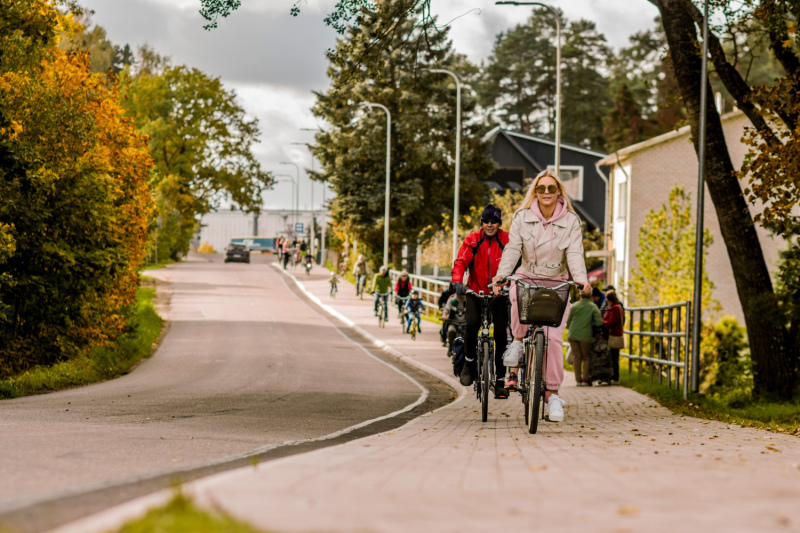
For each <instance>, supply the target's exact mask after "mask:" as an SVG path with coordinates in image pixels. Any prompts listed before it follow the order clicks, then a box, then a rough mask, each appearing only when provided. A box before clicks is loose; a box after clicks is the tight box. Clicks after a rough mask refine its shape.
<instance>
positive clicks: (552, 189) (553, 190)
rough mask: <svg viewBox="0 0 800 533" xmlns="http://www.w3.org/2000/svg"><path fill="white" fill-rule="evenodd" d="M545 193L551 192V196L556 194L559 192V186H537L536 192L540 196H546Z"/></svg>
mask: <svg viewBox="0 0 800 533" xmlns="http://www.w3.org/2000/svg"><path fill="white" fill-rule="evenodd" d="M544 191H547V192H549V193H550V194H555V193H557V192H558V185H547V186H544V185H537V186H536V192H537V193H539V194H544Z"/></svg>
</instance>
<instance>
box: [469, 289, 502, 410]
mask: <svg viewBox="0 0 800 533" xmlns="http://www.w3.org/2000/svg"><path fill="white" fill-rule="evenodd" d="M493 285H494V284H491V285H489V287H492V286H493ZM467 294H471V295H473V296H475V297H476V298H478V300H479V301H480V302H481V329H480V334H479V335H478V348H477V350H476V352H477V358H478V364H477V367H478V373H477V375H476V377H475V384H474V385H473V386H474V388H475V392H476V394H477V397H478V399H479V400H480V401H481V420H482V421H483V422H486V420H487V418H488V417H489V391H492V390H494V387H495V379H496V378H495V370H494V337H492V336H491V335H490V333H491V332H490V330H489V327H490V326H491V321H490V320H489V309H490V308H491V306H492V302H493V301H494V298H495V296H494V294H493V293H489V294H484V293H483V291H481V292H479V293H478V292H475V291H473V290H472V289H467ZM467 363H471V361H469V360H468V361H467Z"/></svg>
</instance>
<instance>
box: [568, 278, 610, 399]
mask: <svg viewBox="0 0 800 533" xmlns="http://www.w3.org/2000/svg"><path fill="white" fill-rule="evenodd" d="M590 298H591V294H583V293H582V294H581V299H580V301H579V302H578V303H576V304H575V305H573V306H572V308H571V309H570V311H569V317H568V318H567V330H569V333H568V334H567V340H568V341H569V345H570V347H571V348H572V366H573V368H574V369H575V381H577V382H578V387H588V386H589V385H590V384H591V381H590V377H589V361H590V359H591V356H592V341H593V340H594V335H592V320H593V319H594V320H595V324H602V323H603V317H601V316H600V309H598V308H597V306H596V305H595V304H594V302H592V300H591V299H590Z"/></svg>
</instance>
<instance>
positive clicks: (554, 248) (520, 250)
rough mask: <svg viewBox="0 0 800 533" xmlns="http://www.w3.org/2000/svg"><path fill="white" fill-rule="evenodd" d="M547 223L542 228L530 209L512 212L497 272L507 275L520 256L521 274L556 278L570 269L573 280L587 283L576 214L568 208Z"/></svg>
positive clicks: (500, 274)
mask: <svg viewBox="0 0 800 533" xmlns="http://www.w3.org/2000/svg"><path fill="white" fill-rule="evenodd" d="M550 226H551V227H548V228H546V229H545V228H544V226H543V225H542V223H541V221H540V220H539V218H538V217H537V216H536V215H534V214H533V212H531V210H530V209H520V210H518V211H517V212H516V213H514V218H513V220H512V221H511V230H510V231H509V235H508V244H506V246H505V249H504V250H503V257H502V258H501V259H500V266H499V267H498V269H497V275H498V276H508V275H510V274H511V271H512V270H514V267H515V266H516V265H517V262H518V261H519V259H520V257H521V258H522V265H521V266H520V273H524V274H528V275H531V276H534V277H541V278H555V277H558V276H561V275H563V274H565V273H566V272H567V271H568V270H569V273H570V274H571V276H572V279H573V281H576V282H578V283H587V282H588V278H587V276H586V262H585V261H584V260H583V231H582V230H581V220H580V219H579V218H578V215H576V214H575V213H573V212H571V211H568V212H567V214H566V215H564V216H563V217H561V218H560V219H559V220H556V221H554V222H552V223H551V224H550Z"/></svg>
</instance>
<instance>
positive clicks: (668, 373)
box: [620, 301, 692, 399]
mask: <svg viewBox="0 0 800 533" xmlns="http://www.w3.org/2000/svg"><path fill="white" fill-rule="evenodd" d="M625 313H627V314H628V315H629V316H628V320H627V322H626V327H630V328H631V329H623V333H624V334H625V335H627V336H628V343H627V345H626V349H627V350H628V351H627V352H624V351H620V356H621V357H627V358H628V371H629V372H630V371H632V369H633V362H634V361H638V362H639V369H638V375H639V380H641V379H642V374H643V367H644V366H645V365H647V367H648V370H649V372H650V383H653V379H654V374H655V373H656V372H657V373H658V383H659V384H662V383H663V381H664V379H665V378H666V380H667V386H668V387H672V386H673V385H674V387H675V390H679V388H680V387H681V386H682V387H683V397H684V399H686V398H687V396H688V393H689V382H690V375H689V373H690V369H691V368H692V364H691V357H692V356H691V350H690V345H691V343H690V338H689V335H690V334H691V327H690V325H691V324H690V321H691V314H692V302H689V301H686V302H681V303H677V304H671V305H658V306H653V307H631V308H630V309H626V310H625ZM636 313H638V314H639V321H638V323H637V322H635V320H634V319H635V315H636ZM637 324H638V327H639V329H638V330H637V329H636V325H637ZM634 338H635V339H636V342H634ZM634 352H636V353H634ZM656 367H658V368H657V369H656Z"/></svg>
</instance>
